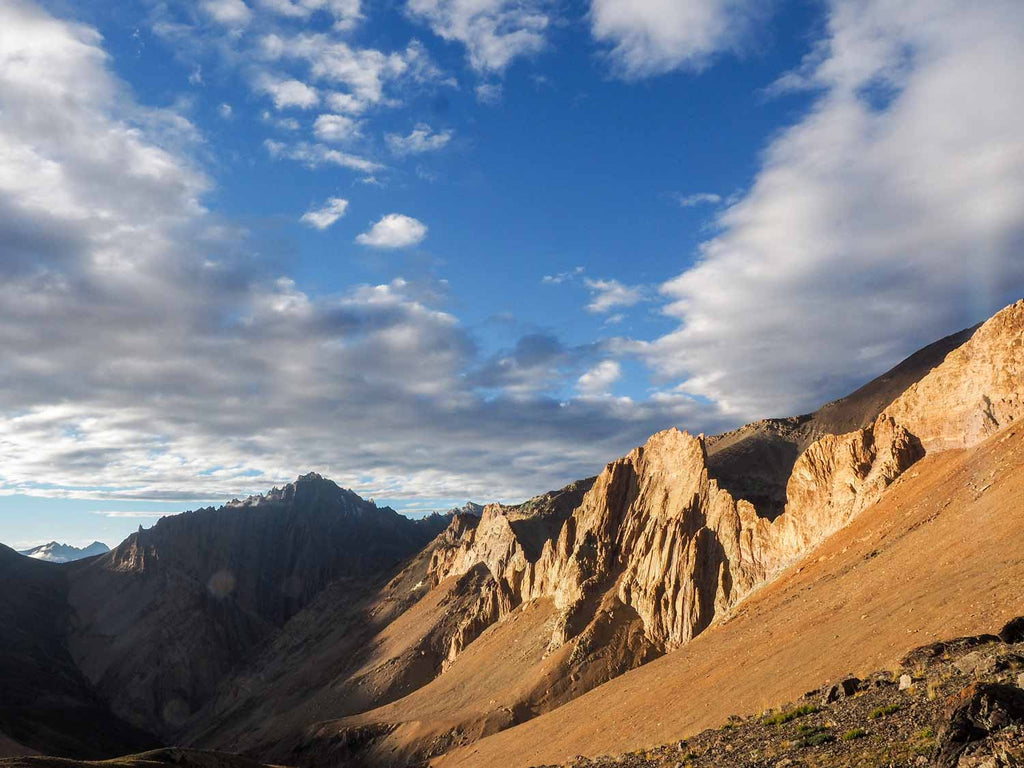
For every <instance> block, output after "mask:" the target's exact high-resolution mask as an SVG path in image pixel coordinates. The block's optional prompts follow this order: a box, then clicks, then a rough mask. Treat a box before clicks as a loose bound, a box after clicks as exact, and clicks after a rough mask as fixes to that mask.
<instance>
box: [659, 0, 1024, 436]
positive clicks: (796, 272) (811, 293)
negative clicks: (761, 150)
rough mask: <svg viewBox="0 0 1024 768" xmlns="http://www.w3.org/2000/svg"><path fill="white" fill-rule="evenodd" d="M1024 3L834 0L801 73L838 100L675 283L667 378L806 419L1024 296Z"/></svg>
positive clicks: (825, 101) (816, 110)
mask: <svg viewBox="0 0 1024 768" xmlns="http://www.w3.org/2000/svg"><path fill="white" fill-rule="evenodd" d="M1022 40H1024V6H1022V5H1021V4H1019V3H1015V2H1003V1H1001V0H986V2H980V3H971V4H970V5H965V4H963V3H960V2H956V0H935V1H934V2H928V3H906V2H899V1H897V0H856V1H854V0H833V2H832V3H831V4H830V7H829V13H828V24H827V34H826V37H825V39H823V40H822V41H821V42H820V43H819V44H818V45H817V46H816V47H815V49H814V52H813V53H812V54H811V56H809V57H808V60H807V61H806V62H805V63H804V65H803V66H802V67H801V68H800V70H799V71H798V72H797V73H795V76H793V77H790V78H788V83H789V85H790V86H793V85H796V84H801V85H803V86H804V87H812V88H814V89H816V90H817V91H818V92H819V95H818V97H817V100H816V102H815V103H814V105H813V107H812V108H811V109H810V110H809V112H808V113H807V115H806V116H805V117H804V118H803V119H801V120H800V121H799V122H797V123H796V124H794V125H792V126H791V127H790V128H788V129H787V130H785V131H783V132H781V133H780V134H779V135H778V136H777V137H776V138H775V139H774V140H773V141H772V142H771V143H770V144H769V145H768V147H767V150H766V152H765V154H764V162H763V166H762V168H761V169H760V172H759V173H758V174H757V176H756V178H755V180H754V183H753V185H752V187H751V188H750V190H749V191H748V192H747V194H746V195H745V196H743V197H742V198H741V199H740V200H739V201H738V202H736V203H735V204H733V205H731V206H730V207H728V208H727V209H725V210H724V211H723V212H721V213H720V214H719V215H718V217H717V221H716V224H717V227H716V229H717V231H718V234H717V235H716V236H715V237H713V238H712V239H710V240H708V241H707V242H705V243H703V245H702V246H701V249H700V259H699V261H698V263H697V265H696V266H694V267H693V268H692V269H689V270H687V271H686V272H684V273H682V274H681V275H679V276H678V277H676V278H675V279H673V280H671V281H669V282H668V283H666V284H665V285H664V286H663V288H662V290H663V291H664V294H665V296H667V297H668V299H669V300H670V302H671V303H670V304H669V306H668V308H667V311H668V313H669V314H670V315H671V316H673V317H676V318H678V319H679V321H680V326H679V328H678V330H676V331H675V332H673V333H671V334H669V335H667V336H665V337H663V338H661V339H659V340H658V341H656V342H655V343H653V344H651V345H649V347H648V348H647V350H646V351H647V353H648V354H649V357H648V360H649V361H650V362H652V363H653V364H654V365H656V366H657V367H658V368H659V369H660V371H661V372H662V374H664V375H665V376H666V377H671V378H684V379H685V380H686V384H685V388H686V390H687V391H689V392H691V393H694V394H697V395H702V396H706V397H711V398H715V399H716V400H717V401H719V402H720V403H721V404H723V406H724V407H726V408H728V409H729V410H730V411H732V412H734V413H737V414H739V415H742V416H750V417H753V416H765V415H782V414H787V413H795V412H799V411H804V410H807V409H809V408H812V407H814V406H817V405H819V404H821V403H822V402H823V401H825V400H827V399H830V398H833V397H836V396H838V395H841V394H844V393H845V392H847V391H849V390H850V389H851V388H852V387H853V386H855V385H856V384H858V383H862V382H863V381H864V380H866V379H868V378H870V377H871V376H872V375H876V374H878V373H880V372H882V371H883V370H885V369H886V368H887V367H889V366H891V365H892V364H894V363H895V362H897V361H898V360H900V359H901V358H902V357H903V356H905V355H906V354H908V353H910V352H912V351H913V350H914V349H916V348H918V347H920V346H921V345H923V344H924V343H927V342H929V341H932V340H934V339H936V338H938V337H939V336H941V335H943V334H945V333H949V332H951V331H953V330H956V329H958V328H962V327H966V326H968V325H971V324H972V323H975V322H977V321H979V320H981V319H984V317H985V316H987V315H988V314H990V313H991V312H993V311H994V310H996V309H998V308H999V307H1001V306H1003V305H1004V304H1006V303H1008V302H1009V301H1011V300H1014V299H1016V298H1019V297H1020V295H1021V293H1022V292H1024V258H1022V257H1021V253H1022V246H1024V215H1022V213H1021V212H1022V211H1024V134H1022V133H1021V132H1020V130H1019V129H1018V126H1019V125H1020V124H1021V122H1022V120H1024V99H1022V98H1021V96H1020V89H1019V73H1020V71H1021V68H1022V67H1024V46H1022V45H1021V41H1022Z"/></svg>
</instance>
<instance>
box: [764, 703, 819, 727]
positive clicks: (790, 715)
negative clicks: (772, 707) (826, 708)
mask: <svg viewBox="0 0 1024 768" xmlns="http://www.w3.org/2000/svg"><path fill="white" fill-rule="evenodd" d="M819 710H820V707H816V706H815V705H813V704H803V705H801V706H799V707H794V708H793V709H788V710H785V711H783V712H777V713H775V714H774V715H769V716H768V717H766V718H765V719H764V720H763V721H762V722H764V724H765V725H783V724H785V723H788V722H791V721H793V720H796V719H797V718H799V717H806V716H807V715H813V714H814V713H815V712H818V711H819Z"/></svg>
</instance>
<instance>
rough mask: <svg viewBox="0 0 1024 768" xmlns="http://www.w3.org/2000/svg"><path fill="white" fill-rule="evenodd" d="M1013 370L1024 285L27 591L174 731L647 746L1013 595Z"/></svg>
mask: <svg viewBox="0 0 1024 768" xmlns="http://www.w3.org/2000/svg"><path fill="white" fill-rule="evenodd" d="M1022 392H1024V302H1018V303H1017V304H1016V305H1013V306H1011V307H1008V308H1007V309H1005V310H1004V311H1002V312H1000V313H999V314H997V315H996V316H995V317H993V318H992V319H990V320H989V321H988V322H986V323H984V324H983V325H981V326H980V327H977V328H974V329H969V330H968V331H964V332H962V333H961V334H956V335H954V336H950V337H948V338H946V339H943V340H941V341H940V342H937V343H936V344H933V345H931V346H930V347H927V348H925V349H923V350H921V351H920V352H919V353H917V354H916V355H914V356H912V357H911V358H908V360H907V361H905V362H904V363H902V364H901V365H900V366H897V367H896V368H895V369H893V371H890V372H889V373H888V374H886V375H884V376H882V377H880V378H879V379H877V380H875V381H874V382H871V383H870V384H868V385H866V386H865V387H862V388H861V389H860V390H858V391H857V392H855V393H853V394H852V395H850V396H849V397H847V398H843V399H842V400H839V401H836V402H834V403H830V404H828V405H826V406H824V407H823V408H822V409H820V410H819V411H817V412H815V413H814V414H810V415H806V416H801V417H794V418H792V419H777V420H766V421H762V422H758V423H755V424H752V425H748V426H746V427H743V428H741V429H739V430H736V431H734V432H731V433H728V434H726V435H721V436H716V437H710V438H705V437H704V436H703V435H696V436H695V435H690V434H687V433H684V432H680V431H678V430H674V429H669V430H666V431H664V432H661V433H658V434H656V435H654V436H653V437H652V438H651V439H650V440H649V441H648V442H647V443H646V444H645V445H643V446H641V447H638V448H637V449H635V450H634V451H632V452H630V453H629V454H628V455H627V456H625V457H623V458H621V459H619V460H617V461H614V462H612V463H610V464H609V465H608V466H607V467H606V468H605V469H604V471H602V472H601V473H600V474H599V475H598V476H597V477H595V478H590V479H588V480H584V481H580V482H578V483H574V484H572V485H570V486H568V487H566V488H564V489H562V490H560V491H553V492H550V493H547V494H544V495H542V496H538V497H536V498H535V499H531V500H530V501H528V502H525V503H523V504H520V505H515V506H507V505H499V504H491V505H487V506H486V507H484V508H483V509H482V510H480V509H479V508H478V507H476V506H475V505H467V507H466V508H464V509H463V510H462V511H454V510H453V513H452V514H450V515H448V516H444V517H441V516H434V517H432V518H430V519H428V520H426V521H419V522H413V521H410V520H408V519H406V518H403V517H402V516H400V515H397V514H396V513H395V512H393V511H392V510H389V509H386V508H384V509H380V508H377V507H376V506H375V505H373V504H372V503H371V502H366V501H363V500H362V499H360V498H359V497H357V496H356V495H355V494H352V493H350V492H347V491H344V490H342V489H340V488H338V487H337V486H336V485H334V484H333V483H330V481H327V480H324V479H323V478H321V477H319V476H305V477H302V478H300V479H299V481H298V482H296V483H295V484H292V485H290V486H287V487H286V488H285V489H280V490H277V489H275V490H274V491H272V492H271V493H269V494H267V495H266V496H260V497H253V498H251V499H247V500H245V501H239V502H232V503H231V504H228V505H226V506H225V507H223V508H221V509H218V510H214V509H207V510H199V511H197V512H193V513H187V514H185V515H180V516H177V517H173V518H166V519H164V520H163V521H161V523H160V524H158V525H157V526H155V527H154V528H152V529H150V530H147V531H142V530H140V531H139V533H137V534H133V536H131V537H129V539H127V540H126V541H125V542H124V543H122V544H121V545H120V546H119V547H117V548H115V550H113V551H112V552H110V553H109V554H107V555H104V556H102V557H99V558H94V559H91V560H87V561H82V562H80V563H73V564H69V565H66V566H49V565H47V564H38V565H40V566H43V567H48V568H56V569H57V570H56V571H54V572H53V573H54V574H56V575H54V576H52V577H46V578H49V579H51V580H52V582H53V583H52V584H50V582H46V583H47V584H49V586H46V587H45V590H44V591H45V592H46V595H48V597H47V600H48V601H49V602H46V601H42V602H40V603H39V606H38V607H34V608H32V609H31V610H29V609H28V608H26V606H25V605H20V607H19V606H15V607H14V608H13V609H12V611H13V615H14V616H15V617H16V618H17V617H19V616H21V615H22V614H21V613H18V612H19V611H22V612H24V611H28V612H29V613H33V611H34V615H35V616H36V617H37V618H38V617H39V616H45V617H46V621H48V622H49V624H48V625H47V626H48V627H49V629H48V630H47V631H48V632H49V635H47V637H49V638H51V640H50V641H48V642H51V644H52V652H53V655H54V657H55V658H56V656H58V655H59V656H60V659H61V661H60V664H61V665H62V666H61V667H60V668H62V669H66V670H67V671H68V673H69V674H70V675H73V676H77V677H76V678H75V679H76V680H77V681H78V683H77V684H80V685H81V686H82V689H83V690H84V691H86V692H87V693H88V694H89V695H90V696H92V697H93V698H94V700H95V701H96V702H98V706H100V707H101V708H102V709H103V711H104V712H105V713H106V716H107V717H110V718H112V720H113V721H116V722H118V723H120V724H121V725H122V726H123V727H125V728H130V729H134V730H132V732H133V733H141V734H143V735H144V734H145V733H151V734H154V736H152V737H147V738H154V739H156V740H158V741H159V742H160V743H163V744H175V745H180V746H188V747H197V748H201V749H206V750H212V751H220V752H231V753H241V754H244V755H246V756H247V757H248V758H251V759H253V760H255V761H257V762H260V763H276V764H288V765H328V764H330V765H348V766H365V767H367V768H370V767H373V768H377V767H380V768H383V767H384V766H407V765H420V764H423V763H424V762H427V761H432V762H436V763H438V764H439V765H473V766H492V765H496V764H505V765H522V766H527V765H534V764H541V763H548V764H558V763H565V762H567V761H570V760H572V759H573V758H574V757H575V756H576V755H579V754H584V755H596V754H599V753H604V754H614V753H621V752H623V751H626V750H632V749H637V748H649V747H651V746H652V745H657V744H664V743H668V742H670V741H673V740H678V739H680V738H689V737H692V736H693V735H694V734H696V733H698V732H699V731H701V730H703V729H706V728H711V727H716V726H718V725H720V724H721V723H722V722H724V721H725V720H726V718H728V717H729V715H732V714H742V715H749V714H751V713H756V712H760V711H761V710H764V709H767V708H770V707H776V706H779V705H780V704H781V703H782V702H786V701H791V700H794V699H796V698H797V697H799V696H800V695H801V694H802V693H803V692H804V691H806V690H808V689H811V688H817V687H820V686H821V685H822V684H824V683H826V682H828V681H835V680H837V679H839V677H840V676H843V675H846V674H849V673H851V672H852V673H855V674H858V675H860V676H865V675H867V674H868V673H870V672H872V670H876V669H880V668H886V667H888V666H891V665H894V664H896V663H898V661H899V659H900V657H901V655H902V654H904V653H906V652H907V651H909V650H910V649H912V648H914V647H915V646H918V645H921V644H922V643H928V642H933V641H938V640H941V639H944V638H948V637H950V636H953V635H957V634H960V635H969V634H979V633H981V632H983V631H985V630H986V629H987V628H989V627H990V626H992V625H994V624H998V623H999V622H1004V621H1008V620H1009V619H1010V618H1012V617H1014V616H1017V615H1021V614H1024V597H1022V595H1021V591H1020V589H1019V584H1020V583H1021V581H1022V579H1024V555H1021V554H1020V553H1019V552H1018V551H1017V549H1018V548H1016V547H1013V546H1010V545H1009V544H1008V542H1013V541H1020V540H1021V536H1022V534H1024V503H1022V499H1024V473H1022V471H1021V467H1024V432H1022V429H1021V426H1020V419H1021V417H1022V416H1024V400H1022ZM20 559H21V560H22V561H25V558H20ZM26 562H27V561H26ZM19 578H20V576H19ZM26 578H27V577H26ZM41 578H42V577H41ZM43 581H46V579H43ZM2 605H3V604H2V603H0V606H2ZM26 636H27V635H26ZM0 639H4V640H5V641H6V639H5V638H0ZM10 642H12V643H13V642H14V641H13V640H11V641H10ZM33 653H36V651H35V650H32V651H31V653H30V655H31V654H33ZM38 666H39V668H40V669H41V667H42V665H38ZM32 675H37V676H38V678H39V679H40V680H41V681H42V682H43V684H42V685H40V686H37V690H38V691H41V692H48V691H50V690H51V689H52V688H53V686H54V683H53V682H52V681H51V680H49V679H48V678H47V677H46V675H45V674H43V672H41V671H38V670H37V672H32V673H31V674H29V675H28V677H27V678H26V679H31V678H32ZM6 695H7V694H6V692H0V703H6V701H5V697H6ZM129 723H130V724H131V725H130V726H129V725H128V724H129ZM0 731H3V733H4V734H6V737H7V741H3V740H0V750H5V751H7V752H8V753H11V752H17V751H19V750H21V751H30V750H31V749H36V750H37V751H43V752H46V753H49V754H59V755H64V756H69V757H91V756H93V755H92V754H85V752H86V746H87V745H86V744H84V743H82V742H80V741H76V740H74V739H71V740H70V741H65V743H60V744H57V745H56V746H52V744H54V743H55V742H51V741H48V737H47V736H46V734H45V733H44V732H42V731H32V729H31V728H30V729H27V730H26V729H25V728H22V730H21V731H18V734H28V737H27V738H24V737H21V736H19V735H18V734H16V733H14V732H12V730H11V727H9V726H7V725H4V724H2V723H0ZM11 740H13V742H16V743H15V744H14V746H13V747H12V746H10V744H9V743H8V742H10V741H11ZM5 744H6V746H5ZM111 749H112V748H108V749H107V751H106V752H105V754H106V755H110V756H112V755H116V754H122V753H123V752H124V751H127V750H122V751H120V752H118V751H111ZM723 749H724V746H723ZM99 751H100V752H102V751H103V750H99ZM182 754H185V753H182ZM188 754H189V755H192V757H190V758H189V759H199V758H197V757H196V754H197V753H188ZM183 759H184V758H183Z"/></svg>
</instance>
